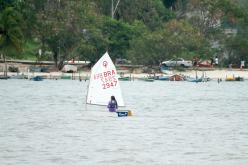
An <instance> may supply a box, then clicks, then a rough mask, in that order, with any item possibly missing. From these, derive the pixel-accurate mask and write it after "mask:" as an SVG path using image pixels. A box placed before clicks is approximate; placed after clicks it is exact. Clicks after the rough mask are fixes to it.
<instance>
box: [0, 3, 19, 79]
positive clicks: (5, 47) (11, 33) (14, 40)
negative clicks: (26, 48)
mask: <svg viewBox="0 0 248 165" xmlns="http://www.w3.org/2000/svg"><path fill="white" fill-rule="evenodd" d="M22 25H23V20H22V17H21V14H20V13H19V12H17V11H16V10H15V9H14V8H12V7H7V8H5V9H4V10H3V11H2V13H0V54H2V55H3V59H4V63H5V71H4V77H7V64H6V55H7V52H8V51H9V50H11V49H15V50H16V51H21V49H22V43H23V32H22Z"/></svg>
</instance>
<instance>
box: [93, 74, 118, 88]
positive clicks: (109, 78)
mask: <svg viewBox="0 0 248 165" xmlns="http://www.w3.org/2000/svg"><path fill="white" fill-rule="evenodd" d="M115 75H116V72H115V71H114V70H111V71H107V72H103V73H98V74H95V75H94V79H95V80H97V79H100V80H101V82H102V88H103V89H108V88H111V87H115V86H116V85H117V82H118V81H117V79H116V78H115Z"/></svg>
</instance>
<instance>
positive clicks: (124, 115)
mask: <svg viewBox="0 0 248 165" xmlns="http://www.w3.org/2000/svg"><path fill="white" fill-rule="evenodd" d="M116 113H117V115H118V117H127V116H132V112H131V111H130V110H126V111H125V110H122V111H117V112H116Z"/></svg>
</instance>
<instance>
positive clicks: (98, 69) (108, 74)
mask: <svg viewBox="0 0 248 165" xmlns="http://www.w3.org/2000/svg"><path fill="white" fill-rule="evenodd" d="M111 96H115V99H116V100H117V103H118V106H124V101H123V98H122V93H121V88H120V83H119V81H118V77H117V71H116V68H115V65H114V64H113V62H112V60H111V58H110V57H109V55H108V53H107V52H106V53H105V54H104V55H103V56H102V57H101V58H100V59H99V60H98V62H97V63H96V64H95V65H94V66H93V68H92V69H91V76H90V83H89V88H88V94H87V104H96V105H107V104H108V102H109V100H110V97H111Z"/></svg>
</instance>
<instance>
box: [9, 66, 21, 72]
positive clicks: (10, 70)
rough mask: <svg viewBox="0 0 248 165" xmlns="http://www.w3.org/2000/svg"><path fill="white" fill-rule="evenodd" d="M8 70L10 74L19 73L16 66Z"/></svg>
mask: <svg viewBox="0 0 248 165" xmlns="http://www.w3.org/2000/svg"><path fill="white" fill-rule="evenodd" d="M8 70H9V72H19V69H18V67H15V66H9V68H8Z"/></svg>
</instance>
